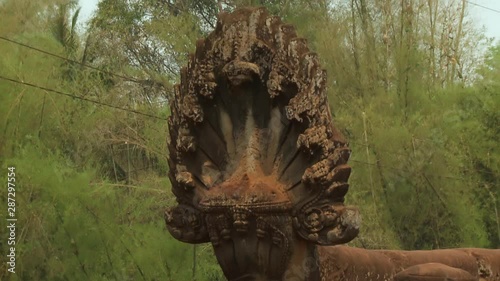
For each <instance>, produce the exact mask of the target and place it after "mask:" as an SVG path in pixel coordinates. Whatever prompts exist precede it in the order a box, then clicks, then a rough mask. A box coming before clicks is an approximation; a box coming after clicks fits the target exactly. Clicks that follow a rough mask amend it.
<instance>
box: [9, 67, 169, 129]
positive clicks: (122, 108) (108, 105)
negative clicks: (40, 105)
mask: <svg viewBox="0 0 500 281" xmlns="http://www.w3.org/2000/svg"><path fill="white" fill-rule="evenodd" d="M0 79H3V80H6V81H10V82H12V83H17V84H21V85H25V86H30V87H32V88H37V89H40V90H44V91H47V92H52V93H56V94H59V95H62V96H67V97H71V98H75V99H79V100H82V101H86V102H91V103H94V104H97V105H101V106H106V107H110V108H114V109H118V110H123V111H127V112H131V113H135V114H139V115H143V116H147V117H151V118H155V119H159V120H168V119H167V118H163V117H159V116H156V115H152V114H148V113H144V112H140V111H137V110H133V109H129V108H124V107H119V106H115V105H112V104H108V103H103V102H100V101H96V100H92V99H88V98H84V97H79V96H76V95H72V94H68V93H64V92H61V91H58V90H54V89H50V88H47V87H43V86H40V85H36V84H32V83H28V82H24V81H19V80H16V79H12V78H8V77H4V76H2V75H0Z"/></svg>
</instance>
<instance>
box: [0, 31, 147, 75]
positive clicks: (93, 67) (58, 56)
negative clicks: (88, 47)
mask: <svg viewBox="0 0 500 281" xmlns="http://www.w3.org/2000/svg"><path fill="white" fill-rule="evenodd" d="M0 39H1V40H4V41H6V42H9V43H12V44H16V45H19V46H22V47H24V48H28V49H31V50H34V51H37V52H39V53H42V54H46V55H49V56H52V57H55V58H58V59H62V60H65V61H67V62H72V63H76V64H79V65H81V66H83V67H87V68H90V69H93V70H97V71H99V72H102V73H106V74H109V75H113V76H116V77H120V78H122V79H124V80H127V81H131V82H135V83H141V81H139V80H137V79H135V78H131V77H127V76H124V75H121V74H117V73H113V72H111V71H107V70H103V69H100V68H98V67H95V66H92V65H88V64H85V63H83V62H79V61H76V60H72V59H68V58H65V57H63V56H60V55H57V54H54V53H51V52H48V51H45V50H42V49H39V48H36V47H33V46H30V45H27V44H24V43H21V42H18V41H15V40H12V39H9V38H6V37H4V36H0Z"/></svg>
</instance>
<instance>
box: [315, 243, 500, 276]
mask: <svg viewBox="0 0 500 281" xmlns="http://www.w3.org/2000/svg"><path fill="white" fill-rule="evenodd" d="M318 251H319V259H320V268H321V276H322V280H336V281H348V280H360V281H370V280H389V281H391V280H393V281H434V280H449V281H459V280H463V281H465V280H476V281H479V280H481V281H500V250H489V249H473V248H471V249H447V250H432V251H387V250H364V249H359V248H351V247H346V246H335V247H319V248H318Z"/></svg>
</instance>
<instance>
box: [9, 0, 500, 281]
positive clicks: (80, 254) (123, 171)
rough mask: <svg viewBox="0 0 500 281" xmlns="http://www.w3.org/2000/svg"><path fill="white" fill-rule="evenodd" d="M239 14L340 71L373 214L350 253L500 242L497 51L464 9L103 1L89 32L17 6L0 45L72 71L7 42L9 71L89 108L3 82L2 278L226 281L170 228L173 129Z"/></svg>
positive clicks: (45, 7) (361, 186)
mask: <svg viewBox="0 0 500 281" xmlns="http://www.w3.org/2000/svg"><path fill="white" fill-rule="evenodd" d="M243 5H264V6H266V7H267V8H268V9H269V11H270V12H272V13H274V14H277V15H279V16H281V17H282V18H284V19H285V21H288V22H290V23H292V24H294V25H295V26H296V27H297V29H298V32H299V34H300V35H301V36H303V37H306V38H308V40H309V45H310V47H311V48H312V49H314V50H315V51H316V52H318V53H319V56H320V58H321V59H322V60H323V66H324V67H325V68H326V69H327V70H328V75H329V76H328V78H329V94H330V102H331V106H332V112H333V114H334V117H335V120H336V124H337V126H339V128H341V130H342V131H343V132H344V134H345V135H346V137H347V138H348V139H349V141H350V143H351V147H352V150H353V154H352V158H351V159H352V160H351V162H350V163H351V165H352V166H353V171H354V172H353V174H352V176H351V190H350V191H349V194H348V196H347V198H348V199H347V200H348V203H349V204H353V205H357V206H359V208H360V209H361V212H362V215H363V218H364V223H363V229H362V232H361V234H360V236H359V238H358V239H356V240H355V241H353V242H352V243H351V244H352V245H356V246H359V247H366V248H396V249H436V248H449V247H490V248H499V247H500V218H499V216H500V214H499V208H500V188H499V178H500V149H499V143H498V140H499V139H500V80H499V79H498V77H500V46H498V45H497V46H496V45H494V44H492V42H491V41H489V40H487V39H486V38H484V35H483V34H482V32H481V30H480V29H479V28H478V27H477V26H476V25H475V24H474V22H471V20H470V18H469V17H468V6H467V5H466V2H465V1H458V0H457V1H451V0H450V1H424V0H414V1H395V0H392V1H391V0H378V1H366V0H343V1H327V0H324V1H303V0H291V1H290V0H288V1H248V0H247V1H194V0H193V1H191V0H179V1H176V0H172V1H157V0H144V1H133V0H102V1H101V2H100V3H99V6H98V10H97V12H96V14H95V15H94V16H93V18H92V19H91V21H90V22H89V25H88V27H87V29H86V30H85V31H84V32H83V31H82V32H79V31H78V29H77V28H76V26H75V25H76V19H77V18H78V16H79V10H78V9H77V5H76V2H75V1H69V2H68V1H67V0H39V1H30V0H5V1H0V19H1V20H0V22H1V24H0V36H1V37H2V38H7V39H10V40H15V41H16V42H20V43H22V44H27V45H29V46H32V47H36V48H39V49H42V50H46V51H48V52H50V53H52V54H55V55H57V56H59V58H58V57H54V56H51V55H48V54H45V53H41V52H39V51H36V50H33V49H30V48H27V47H23V46H21V45H19V44H14V43H12V42H8V41H6V40H4V39H1V38H0V53H2V54H3V56H2V58H1V59H0V76H1V77H6V78H9V79H14V80H17V81H23V82H25V83H31V84H36V85H39V86H42V87H45V88H48V89H54V90H57V91H59V92H60V93H67V94H71V95H75V96H77V97H79V98H72V97H68V96H64V95H61V94H57V93H54V92H51V91H49V90H46V89H45V90H44V89H40V88H35V87H31V86H27V85H22V84H19V83H15V82H12V81H7V80H5V79H0V115H1V116H2V119H1V122H0V164H1V166H2V171H3V172H2V173H1V174H0V178H1V180H2V182H4V183H6V182H7V167H10V166H15V167H16V206H17V209H16V216H17V218H18V222H17V230H16V231H17V241H16V251H17V252H16V254H17V262H16V274H9V273H8V272H7V271H6V269H7V265H6V263H5V262H4V259H5V255H6V253H7V252H8V247H9V246H8V245H7V244H6V241H7V234H5V235H4V234H3V233H4V232H3V231H2V238H1V239H0V252H1V253H2V254H1V255H2V259H0V260H2V264H1V266H0V267H1V270H0V279H1V280H223V277H222V274H221V272H220V269H219V267H218V265H217V263H216V261H215V258H214V256H213V253H212V249H211V246H210V245H198V246H196V247H193V246H191V245H187V244H183V243H180V242H178V241H176V240H174V239H173V238H171V237H170V235H169V234H168V232H167V231H166V230H165V226H164V222H163V219H162V214H163V210H164V209H165V208H166V207H167V206H169V205H171V204H173V202H174V200H175V199H173V195H172V194H171V193H170V188H169V182H168V180H167V177H166V173H167V170H168V165H167V163H166V155H167V151H166V146H165V140H166V137H167V136H166V132H167V130H166V126H167V124H166V121H165V120H164V119H165V118H166V117H167V116H168V111H169V110H168V106H167V104H166V101H167V100H168V97H169V96H170V95H171V92H172V87H173V85H174V84H175V83H176V82H177V81H178V72H179V68H180V67H181V66H182V65H184V64H185V62H186V58H187V56H186V54H187V53H189V52H192V51H193V50H194V43H195V41H196V39H197V38H200V37H203V36H204V35H206V34H208V33H209V32H210V31H211V30H212V28H213V26H214V23H215V18H216V14H217V13H218V12H219V11H220V10H221V9H224V10H232V9H234V8H235V7H237V6H243ZM60 57H62V58H66V59H67V60H64V59H61V58H60ZM88 66H91V67H88ZM97 69H100V70H103V71H99V70H97ZM89 100H92V101H96V102H97V103H100V104H97V103H95V102H94V103H93V102H89ZM102 104H108V105H112V106H114V107H120V108H126V109H129V110H128V111H126V110H119V109H116V108H111V107H108V106H103V105H102ZM135 112H143V113H146V114H149V115H153V116H156V117H158V118H153V117H151V116H145V115H141V114H137V113H135ZM0 198H1V200H0V201H1V202H3V203H2V204H3V205H2V208H6V207H7V205H6V202H7V189H6V188H2V189H1V190H0ZM0 214H1V215H0V220H2V221H3V222H5V219H6V215H5V212H3V211H2V212H1V213H0ZM2 228H4V224H3V223H2Z"/></svg>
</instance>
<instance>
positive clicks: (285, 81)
mask: <svg viewBox="0 0 500 281" xmlns="http://www.w3.org/2000/svg"><path fill="white" fill-rule="evenodd" d="M171 111H172V115H171V116H170V119H169V132H170V140H169V144H168V148H169V165H170V172H169V177H170V180H171V183H172V191H173V193H174V194H175V196H176V198H177V202H178V205H177V206H175V207H173V208H170V209H168V210H167V211H166V214H165V219H166V223H167V228H168V230H169V231H170V233H171V234H172V235H173V236H174V237H175V238H176V239H178V240H180V241H183V242H187V243H205V242H211V243H212V245H213V246H214V249H215V253H216V255H217V259H218V261H219V264H220V265H221V267H222V269H223V271H224V274H225V275H226V277H227V278H228V279H229V280H283V279H289V278H288V277H287V276H289V275H290V274H299V273H297V272H295V273H294V270H295V269H296V268H297V267H296V265H299V264H303V263H304V261H306V260H307V261H310V260H311V259H312V260H314V257H315V254H316V245H336V244H341V243H346V242H348V241H350V240H352V239H353V238H354V237H356V235H357V234H358V230H359V217H358V212H357V210H356V209H355V208H349V207H346V206H344V204H343V202H344V196H345V194H346V193H347V191H348V183H347V180H348V178H349V175H350V172H351V168H350V166H349V165H347V160H348V158H349V155H350V150H349V148H348V146H347V143H346V141H345V140H344V138H343V137H342V135H341V134H340V133H339V131H338V130H337V129H336V128H335V127H334V126H333V123H332V117H331V114H330V109H329V107H328V102H327V98H326V72H325V70H323V69H321V67H320V65H319V62H318V58H317V55H316V54H315V53H312V52H310V51H309V49H308V47H307V44H306V40H305V39H303V38H298V37H297V36H296V33H295V30H294V28H293V27H292V26H290V25H286V24H283V23H282V22H281V20H280V19H279V18H277V17H273V16H269V15H268V14H267V12H266V11H265V9H263V8H244V9H239V10H236V11H235V12H233V13H231V14H221V15H220V16H219V20H218V22H217V26H216V28H215V30H214V31H213V32H212V33H211V34H210V35H209V36H208V37H207V38H205V39H202V40H199V41H198V42H197V46H196V53H195V54H194V55H192V56H191V58H190V60H189V62H188V65H187V67H185V68H183V69H182V71H181V83H180V85H177V86H176V90H175V95H174V97H173V99H172V101H171ZM301 268H302V269H303V271H304V272H301V273H300V274H301V275H300V277H299V278H298V279H297V280H311V279H314V278H316V277H315V276H318V270H309V271H308V270H306V269H304V268H303V267H301ZM302 269H301V270H302ZM295 271H297V270H295ZM299 271H300V270H299ZM306 271H307V272H306Z"/></svg>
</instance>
